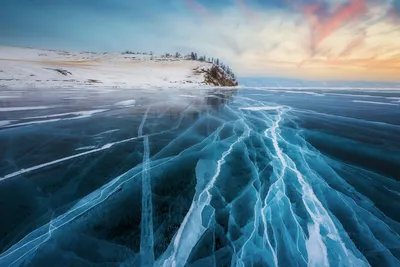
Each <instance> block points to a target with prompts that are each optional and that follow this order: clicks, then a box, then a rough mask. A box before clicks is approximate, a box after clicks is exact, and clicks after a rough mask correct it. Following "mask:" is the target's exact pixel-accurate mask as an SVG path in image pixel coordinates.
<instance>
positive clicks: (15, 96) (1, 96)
mask: <svg viewBox="0 0 400 267" xmlns="http://www.w3.org/2000/svg"><path fill="white" fill-rule="evenodd" d="M11 98H20V96H17V95H0V99H11Z"/></svg>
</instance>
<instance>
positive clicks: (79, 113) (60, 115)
mask: <svg viewBox="0 0 400 267" xmlns="http://www.w3.org/2000/svg"><path fill="white" fill-rule="evenodd" d="M104 111H107V109H96V110H87V111H75V112H68V113H60V114H51V115H43V116H36V117H27V118H24V119H27V120H28V119H48V118H57V117H64V116H81V117H82V116H85V117H88V116H91V115H93V114H96V113H100V112H104Z"/></svg>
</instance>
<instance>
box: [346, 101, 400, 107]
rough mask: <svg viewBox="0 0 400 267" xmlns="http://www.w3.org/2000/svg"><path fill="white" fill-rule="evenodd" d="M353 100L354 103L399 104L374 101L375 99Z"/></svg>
mask: <svg viewBox="0 0 400 267" xmlns="http://www.w3.org/2000/svg"><path fill="white" fill-rule="evenodd" d="M352 102H354V103H365V104H374V105H388V106H398V104H393V103H385V102H374V101H363V100H353V101H352Z"/></svg>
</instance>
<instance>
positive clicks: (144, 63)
mask: <svg viewBox="0 0 400 267" xmlns="http://www.w3.org/2000/svg"><path fill="white" fill-rule="evenodd" d="M211 67H212V64H211V63H206V62H199V61H192V60H186V59H183V58H179V59H175V58H162V57H157V56H150V55H138V54H123V53H92V52H65V51H54V50H51V51H49V50H40V49H30V48H17V47H6V46H0V87H6V88H27V87H28V88H32V87H37V88H83V87H85V88H86V87H89V88H91V87H101V88H104V87H111V88H146V87H152V88H154V87H162V88H169V87H174V88H177V87H178V88H179V87H197V86H202V87H204V86H205V84H204V80H205V76H204V75H205V73H204V72H199V71H196V70H199V69H201V70H209V69H210V68H211Z"/></svg>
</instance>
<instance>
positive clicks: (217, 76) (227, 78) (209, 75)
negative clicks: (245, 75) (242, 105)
mask: <svg viewBox="0 0 400 267" xmlns="http://www.w3.org/2000/svg"><path fill="white" fill-rule="evenodd" d="M194 71H195V74H200V73H204V84H207V85H212V86H221V87H225V86H226V87H232V86H238V85H239V83H238V81H237V80H236V79H235V78H234V76H233V75H229V74H228V73H227V72H226V71H224V70H223V69H222V68H221V67H220V66H217V65H215V64H212V66H211V67H207V68H206V67H199V68H197V69H195V70H194Z"/></svg>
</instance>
